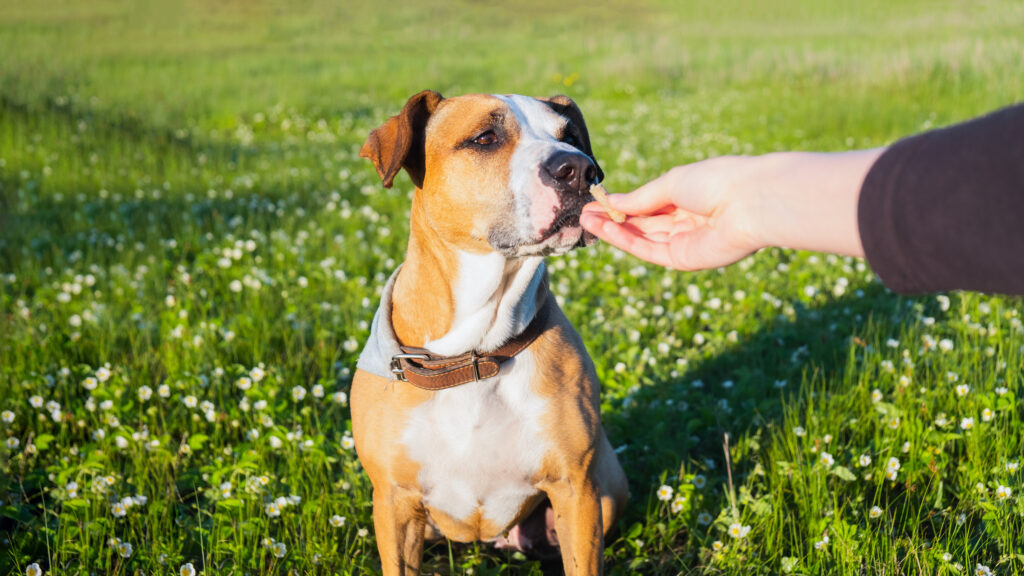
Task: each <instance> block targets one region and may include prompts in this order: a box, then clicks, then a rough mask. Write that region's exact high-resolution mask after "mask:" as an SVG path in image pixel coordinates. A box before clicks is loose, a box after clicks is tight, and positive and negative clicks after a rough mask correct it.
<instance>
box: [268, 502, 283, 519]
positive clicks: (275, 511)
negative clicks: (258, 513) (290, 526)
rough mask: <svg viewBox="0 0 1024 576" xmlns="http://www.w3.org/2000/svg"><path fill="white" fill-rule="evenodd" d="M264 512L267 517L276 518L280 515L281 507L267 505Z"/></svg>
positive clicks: (275, 504)
mask: <svg viewBox="0 0 1024 576" xmlns="http://www.w3.org/2000/svg"><path fill="white" fill-rule="evenodd" d="M264 510H265V511H266V513H267V516H270V517H271V518H277V517H278V516H280V515H281V507H280V506H278V505H277V503H276V502H271V503H269V504H267V505H266V507H265V508H264Z"/></svg>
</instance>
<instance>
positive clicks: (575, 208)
mask: <svg viewBox="0 0 1024 576" xmlns="http://www.w3.org/2000/svg"><path fill="white" fill-rule="evenodd" d="M593 201H594V197H593V195H591V194H590V193H589V192H587V193H585V194H581V195H580V196H579V199H578V200H577V201H575V202H573V203H572V204H571V205H569V206H565V207H563V208H562V211H561V213H559V215H558V216H557V217H556V218H555V220H554V221H553V222H552V223H551V225H550V226H548V228H547V230H545V231H544V232H543V233H542V234H541V239H540V241H541V242H544V241H545V240H547V239H549V238H551V237H552V236H554V235H556V234H559V233H561V232H562V231H563V230H565V229H568V228H579V227H580V214H582V213H583V207H584V206H586V205H587V204H588V203H590V202H593ZM585 235H586V234H583V235H581V237H580V241H581V242H582V241H583V236H585ZM580 245H581V246H582V245H583V244H580Z"/></svg>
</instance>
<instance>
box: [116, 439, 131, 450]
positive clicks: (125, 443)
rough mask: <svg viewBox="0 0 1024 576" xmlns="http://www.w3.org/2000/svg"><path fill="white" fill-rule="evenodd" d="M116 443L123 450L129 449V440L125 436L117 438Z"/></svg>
mask: <svg viewBox="0 0 1024 576" xmlns="http://www.w3.org/2000/svg"><path fill="white" fill-rule="evenodd" d="M114 443H115V444H117V447H118V448H120V449H122V450H124V449H125V448H127V447H128V439H127V438H125V437H124V436H115V437H114Z"/></svg>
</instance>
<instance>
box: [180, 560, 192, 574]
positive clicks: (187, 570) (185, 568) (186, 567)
mask: <svg viewBox="0 0 1024 576" xmlns="http://www.w3.org/2000/svg"><path fill="white" fill-rule="evenodd" d="M178 575H179V576H196V569H195V567H194V566H192V563H191V562H187V563H185V564H182V565H181V568H178Z"/></svg>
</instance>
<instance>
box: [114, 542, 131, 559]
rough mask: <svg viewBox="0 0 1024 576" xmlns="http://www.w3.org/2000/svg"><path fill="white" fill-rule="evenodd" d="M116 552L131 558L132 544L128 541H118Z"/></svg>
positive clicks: (123, 556)
mask: <svg viewBox="0 0 1024 576" xmlns="http://www.w3.org/2000/svg"><path fill="white" fill-rule="evenodd" d="M117 553H118V554H120V555H121V557H122V558H131V557H132V545H131V544H129V543H128V542H119V543H118V544H117Z"/></svg>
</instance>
